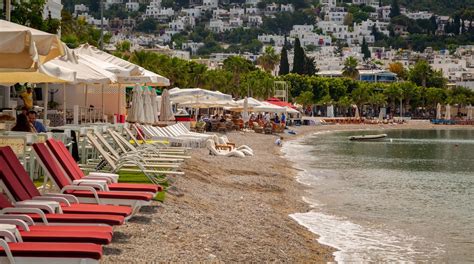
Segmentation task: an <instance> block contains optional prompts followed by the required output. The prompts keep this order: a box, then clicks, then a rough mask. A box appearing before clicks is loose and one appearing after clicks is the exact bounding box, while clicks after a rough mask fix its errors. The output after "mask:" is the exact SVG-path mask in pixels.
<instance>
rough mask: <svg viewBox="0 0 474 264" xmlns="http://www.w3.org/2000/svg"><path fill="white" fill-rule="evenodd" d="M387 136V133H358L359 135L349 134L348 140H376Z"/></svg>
mask: <svg viewBox="0 0 474 264" xmlns="http://www.w3.org/2000/svg"><path fill="white" fill-rule="evenodd" d="M385 137H387V134H378V135H359V136H350V137H349V140H376V139H381V138H385Z"/></svg>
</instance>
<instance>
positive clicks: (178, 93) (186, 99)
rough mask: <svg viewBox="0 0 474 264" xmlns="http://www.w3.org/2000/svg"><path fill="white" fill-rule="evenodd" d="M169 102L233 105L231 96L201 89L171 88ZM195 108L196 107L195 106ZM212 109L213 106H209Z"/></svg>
mask: <svg viewBox="0 0 474 264" xmlns="http://www.w3.org/2000/svg"><path fill="white" fill-rule="evenodd" d="M169 92H170V100H171V102H172V103H174V104H179V105H181V104H188V105H190V104H195V105H198V104H202V105H213V104H216V105H221V106H222V105H225V104H228V106H231V105H233V104H234V101H233V100H232V96H230V95H228V94H223V93H221V92H217V91H209V90H204V89H201V88H186V89H180V88H173V89H171V90H169ZM196 107H197V106H196ZM209 107H213V106H209Z"/></svg>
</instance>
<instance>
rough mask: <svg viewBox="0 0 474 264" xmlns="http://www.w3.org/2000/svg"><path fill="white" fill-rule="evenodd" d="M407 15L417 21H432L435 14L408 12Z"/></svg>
mask: <svg viewBox="0 0 474 264" xmlns="http://www.w3.org/2000/svg"><path fill="white" fill-rule="evenodd" d="M405 15H406V16H407V17H408V18H410V19H413V20H417V19H430V18H431V17H432V16H433V13H430V12H427V11H419V12H414V13H411V12H406V13H405Z"/></svg>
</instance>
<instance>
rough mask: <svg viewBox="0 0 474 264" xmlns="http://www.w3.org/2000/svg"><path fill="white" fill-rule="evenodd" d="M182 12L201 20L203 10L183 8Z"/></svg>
mask: <svg viewBox="0 0 474 264" xmlns="http://www.w3.org/2000/svg"><path fill="white" fill-rule="evenodd" d="M181 12H183V13H185V14H186V15H187V16H190V17H194V18H199V17H201V14H202V13H201V9H200V8H183V9H181Z"/></svg>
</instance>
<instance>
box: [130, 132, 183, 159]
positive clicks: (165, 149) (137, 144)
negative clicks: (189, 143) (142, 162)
mask: <svg viewBox="0 0 474 264" xmlns="http://www.w3.org/2000/svg"><path fill="white" fill-rule="evenodd" d="M123 131H125V133H126V134H127V135H128V137H130V140H131V143H132V144H133V145H134V146H135V147H137V148H141V147H145V148H148V147H153V148H158V149H159V150H160V151H163V152H164V153H182V154H184V153H186V151H187V149H188V148H184V147H172V146H169V145H168V144H164V143H163V141H159V140H156V141H151V142H150V141H147V140H145V139H144V138H145V137H144V136H143V135H142V134H141V132H140V131H139V130H138V129H136V132H137V135H140V137H141V138H143V140H138V139H137V137H135V135H134V134H133V133H132V131H131V130H130V129H129V128H128V127H126V126H125V127H124V128H123Z"/></svg>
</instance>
